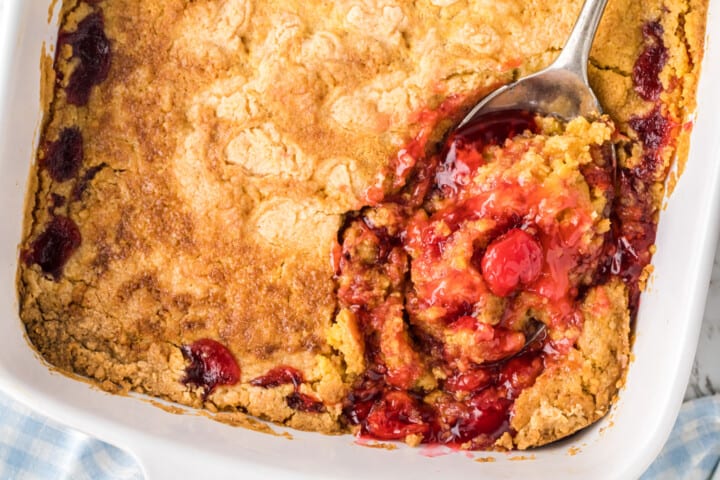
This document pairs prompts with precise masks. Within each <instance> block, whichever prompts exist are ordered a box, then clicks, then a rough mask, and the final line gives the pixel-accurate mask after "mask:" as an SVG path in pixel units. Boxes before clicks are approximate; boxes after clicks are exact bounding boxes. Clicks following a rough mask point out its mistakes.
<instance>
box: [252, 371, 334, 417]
mask: <svg viewBox="0 0 720 480" xmlns="http://www.w3.org/2000/svg"><path fill="white" fill-rule="evenodd" d="M304 381H305V380H304V378H303V375H302V373H301V372H300V371H299V370H297V369H296V368H293V367H288V366H286V365H281V366H278V367H275V368H273V369H272V370H270V371H269V372H268V373H266V374H265V375H262V376H260V377H257V378H254V379H252V380H250V385H253V386H255V387H262V388H276V387H279V386H280V385H288V384H292V385H293V387H294V391H293V392H292V393H291V394H290V395H288V396H287V397H286V398H285V401H286V402H287V405H288V407H290V408H292V409H293V410H299V411H301V412H309V413H322V412H325V405H324V404H323V403H322V402H321V401H320V400H318V399H317V398H315V397H313V396H312V395H308V394H306V393H302V392H300V385H301V384H302V383H303V382H304Z"/></svg>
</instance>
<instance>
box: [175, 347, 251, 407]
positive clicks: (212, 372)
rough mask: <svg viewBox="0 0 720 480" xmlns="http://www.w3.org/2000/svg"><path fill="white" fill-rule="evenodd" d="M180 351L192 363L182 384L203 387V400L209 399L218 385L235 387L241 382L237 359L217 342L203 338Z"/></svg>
mask: <svg viewBox="0 0 720 480" xmlns="http://www.w3.org/2000/svg"><path fill="white" fill-rule="evenodd" d="M180 351H181V352H182V354H183V357H185V359H186V360H189V361H190V364H189V365H188V366H187V367H186V368H185V377H184V378H183V379H182V382H183V383H184V384H186V385H194V386H196V387H203V399H207V397H208V396H209V395H210V394H211V393H212V392H213V390H215V387H217V386H218V385H234V384H236V383H237V382H238V381H239V380H240V366H239V365H238V363H237V361H236V360H235V357H234V356H233V354H232V353H231V352H230V350H228V349H227V347H225V346H224V345H223V344H221V343H219V342H217V341H215V340H212V339H209V338H203V339H201V340H197V341H195V342H193V343H191V344H190V345H183V346H182V347H181V348H180Z"/></svg>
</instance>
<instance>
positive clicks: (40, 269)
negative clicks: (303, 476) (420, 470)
mask: <svg viewBox="0 0 720 480" xmlns="http://www.w3.org/2000/svg"><path fill="white" fill-rule="evenodd" d="M580 3H581V2H580V1H579V0H578V1H575V0H573V1H570V2H565V3H563V4H562V5H560V4H557V2H549V1H548V2H535V3H533V4H532V5H530V4H527V2H522V1H520V0H500V1H497V2H476V1H473V0H467V1H466V0H456V1H443V2H437V1H429V0H428V1H417V2H411V1H405V0H377V1H375V0H371V1H357V0H343V1H338V2H313V1H311V2H307V1H304V2H301V1H299V0H298V1H295V0H282V1H280V0H277V1H276V0H270V1H264V2H257V1H252V0H203V1H196V2H187V1H185V0H163V1H159V0H158V1H154V0H153V1H148V0H145V1H138V0H113V1H110V0H66V1H64V2H63V5H62V9H61V14H60V18H61V23H60V32H59V35H58V43H57V47H56V49H55V58H54V59H50V60H48V61H46V62H45V64H47V65H48V67H47V68H46V69H45V71H44V78H45V84H44V86H43V87H44V88H43V91H44V92H47V93H48V95H47V97H46V98H45V99H44V102H45V103H44V108H45V119H44V123H43V128H42V135H41V138H40V144H39V148H38V152H37V161H36V163H35V165H34V168H33V170H32V173H31V176H30V182H29V188H30V194H29V197H28V198H29V202H28V205H27V209H26V222H25V233H24V238H23V239H22V244H21V249H20V250H21V251H20V260H21V261H20V267H19V275H18V291H19V295H20V315H21V318H22V320H23V322H24V325H25V328H26V330H27V333H28V337H29V339H30V341H31V342H32V344H33V346H34V348H36V349H37V350H38V351H39V352H40V354H41V355H42V356H43V358H44V359H45V360H47V361H48V362H49V363H50V364H52V365H53V366H55V367H56V368H58V369H60V370H61V371H63V372H65V373H68V374H72V375H79V376H81V377H84V378H86V379H88V380H90V381H92V382H94V383H96V384H97V385H98V386H100V387H101V388H103V389H105V390H107V391H111V392H117V393H128V392H139V393H145V394H148V395H151V396H154V397H159V398H163V399H166V400H170V401H174V402H178V403H180V404H184V405H189V406H193V407H197V408H203V409H206V410H208V411H209V412H212V413H215V414H217V415H216V418H218V419H219V420H225V421H228V422H232V423H235V424H237V423H239V422H240V423H242V422H243V419H244V418H245V415H249V416H254V417H259V418H262V419H265V420H269V421H272V422H276V423H279V424H283V425H287V426H290V427H294V428H298V429H304V430H314V431H320V432H325V433H342V432H354V433H357V434H359V435H363V436H367V437H371V438H376V439H382V440H402V441H405V442H407V443H409V444H413V445H415V444H419V443H442V444H446V445H452V446H455V447H459V448H465V449H496V448H500V449H513V448H519V449H524V448H529V447H534V446H539V445H543V444H546V443H549V442H552V441H554V440H557V439H559V438H563V437H565V436H567V435H569V434H571V433H573V432H575V431H577V430H578V429H581V428H583V427H585V426H587V425H589V424H591V423H592V422H594V421H596V420H597V419H599V418H600V417H602V416H603V415H605V413H607V411H608V410H609V409H610V408H611V406H612V402H613V400H614V398H615V397H616V395H617V392H618V389H619V388H620V387H621V386H622V382H623V379H624V374H625V371H626V369H627V366H628V361H629V360H628V359H629V356H630V325H631V322H632V319H633V317H634V315H635V312H636V311H637V306H638V303H639V301H640V292H641V291H642V289H643V286H644V283H645V281H646V279H647V276H648V274H649V273H650V270H651V268H652V267H651V265H650V260H651V257H652V254H653V252H654V246H653V243H654V239H655V229H656V225H657V220H658V212H659V209H660V206H661V202H662V199H663V197H664V192H665V190H664V189H665V183H666V179H667V176H668V171H669V169H670V167H671V165H672V162H673V159H674V158H676V157H677V158H679V159H680V161H683V160H684V157H685V155H686V152H687V143H688V135H689V131H690V128H689V127H690V123H689V118H690V117H689V115H690V114H691V113H692V111H693V109H694V95H695V87H696V83H697V74H698V66H699V64H700V60H701V57H702V48H703V36H704V22H705V12H706V1H704V0H702V1H700V0H698V1H695V0H688V1H680V2H675V1H673V2H660V1H655V0H653V1H650V2H643V4H642V5H639V4H638V2H632V1H630V0H610V2H609V5H608V8H607V11H606V14H605V17H604V19H603V21H602V23H601V26H600V31H599V33H598V37H597V40H596V42H595V46H594V49H593V52H592V55H591V57H592V58H591V62H590V66H589V72H590V79H591V83H592V84H593V88H594V89H595V90H596V91H597V93H598V96H599V98H600V101H601V103H602V105H603V109H604V111H605V115H603V116H598V117H597V118H593V119H582V118H580V119H575V120H573V121H571V122H568V123H563V122H560V121H558V120H556V119H554V118H551V117H539V116H536V115H533V114H531V113H529V112H524V111H509V112H503V113H502V114H498V115H497V116H495V117H493V118H490V119H487V120H486V121H485V122H483V123H476V124H473V125H469V126H467V127H464V128H463V129H461V130H459V131H456V132H454V133H450V132H453V128H454V126H455V125H456V124H457V123H458V121H459V120H460V119H461V118H462V117H463V116H464V114H465V113H466V112H467V111H468V109H469V108H470V107H471V106H472V105H474V104H475V102H476V101H477V100H478V99H479V98H481V97H483V96H484V95H485V94H487V93H488V92H490V91H492V90H493V89H494V88H496V87H497V86H499V85H502V84H505V83H508V82H510V81H512V80H513V79H515V78H518V77H519V76H522V75H526V74H528V73H531V72H534V71H537V70H539V69H541V68H543V67H544V66H546V65H548V64H549V63H550V62H551V61H552V60H553V59H554V57H555V56H556V55H557V52H558V51H559V49H560V48H561V47H562V45H563V43H564V39H565V38H566V37H567V34H568V32H569V30H570V28H571V27H572V25H573V23H574V21H575V18H576V16H577V13H578V11H579V8H580Z"/></svg>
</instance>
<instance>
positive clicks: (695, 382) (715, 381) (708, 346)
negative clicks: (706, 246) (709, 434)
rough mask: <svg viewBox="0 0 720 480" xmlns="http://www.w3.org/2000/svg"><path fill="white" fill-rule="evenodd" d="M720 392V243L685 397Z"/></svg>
mask: <svg viewBox="0 0 720 480" xmlns="http://www.w3.org/2000/svg"><path fill="white" fill-rule="evenodd" d="M717 393H720V244H718V248H717V250H716V251H715V260H714V262H713V271H712V279H711V280H710V291H709V292H708V298H707V302H706V303H705V319H704V321H703V326H702V331H701V332H700V341H699V343H698V348H697V353H696V355H695V362H694V363H693V368H692V374H691V376H690V384H689V385H688V389H687V392H686V393H685V398H686V399H688V400H689V399H691V398H697V397H703V396H706V395H714V394H717Z"/></svg>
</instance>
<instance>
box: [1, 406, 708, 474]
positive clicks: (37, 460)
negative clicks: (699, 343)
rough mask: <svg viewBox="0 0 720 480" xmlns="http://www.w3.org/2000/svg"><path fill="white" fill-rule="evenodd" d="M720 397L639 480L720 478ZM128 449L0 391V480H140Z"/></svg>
mask: <svg viewBox="0 0 720 480" xmlns="http://www.w3.org/2000/svg"><path fill="white" fill-rule="evenodd" d="M719 464H720V395H715V396H713V397H704V398H700V399H697V400H692V401H690V402H687V403H686V404H685V405H683V407H682V410H681V411H680V416H679V417H678V420H677V422H676V424H675V427H674V428H673V431H672V434H671V436H670V439H669V440H668V442H667V444H666V445H665V447H664V449H663V451H662V453H661V454H660V455H659V456H658V458H657V460H655V463H653V464H652V466H651V467H650V468H649V469H648V471H647V472H645V474H644V475H643V476H642V479H641V480H666V479H667V480H676V479H683V480H685V479H686V480H720V466H719ZM142 478H143V474H142V470H141V468H140V466H139V465H138V464H137V463H136V462H135V460H134V459H133V458H132V457H131V456H130V455H128V454H127V453H125V452H123V451H121V450H119V449H117V448H115V447H113V446H112V445H108V444H107V443H104V442H100V441H98V440H94V439H92V438H91V437H88V436H87V435H84V434H82V433H79V432H76V431H73V430H70V429H67V428H64V427H62V426H60V425H58V424H56V423H54V422H52V421H50V420H47V419H45V418H43V417H41V416H40V415H38V414H36V413H34V412H33V411H32V410H30V409H28V408H27V407H24V406H22V405H20V404H18V403H16V402H14V401H12V400H10V399H9V398H7V397H5V396H4V395H3V394H1V393H0V479H3V480H5V479H8V480H70V479H72V480H85V479H87V480H104V479H113V480H140V479H142Z"/></svg>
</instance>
